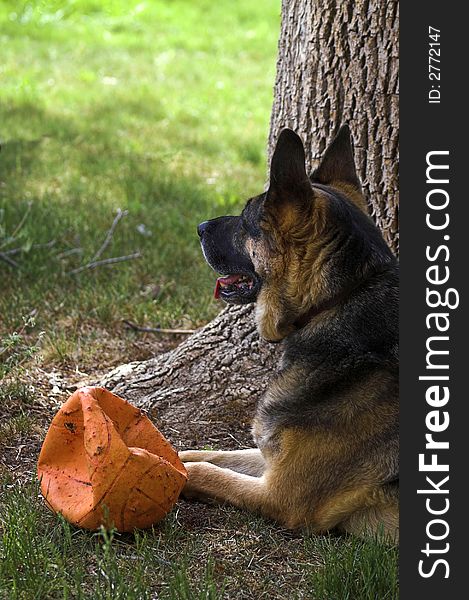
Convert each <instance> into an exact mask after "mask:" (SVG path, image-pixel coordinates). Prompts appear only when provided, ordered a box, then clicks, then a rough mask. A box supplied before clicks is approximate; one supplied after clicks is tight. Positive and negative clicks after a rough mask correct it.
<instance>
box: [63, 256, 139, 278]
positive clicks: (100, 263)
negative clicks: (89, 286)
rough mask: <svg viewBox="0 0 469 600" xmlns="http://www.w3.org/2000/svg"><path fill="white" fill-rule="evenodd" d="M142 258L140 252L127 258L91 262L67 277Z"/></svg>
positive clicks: (70, 272)
mask: <svg viewBox="0 0 469 600" xmlns="http://www.w3.org/2000/svg"><path fill="white" fill-rule="evenodd" d="M141 256H142V255H141V253H140V252H134V253H133V254H128V255H127V256H115V257H114V258H104V259H103V260H96V261H91V262H89V263H87V264H86V265H83V266H82V267H78V268H77V269H73V271H69V272H68V273H67V275H76V274H77V273H81V272H82V271H88V270H92V269H96V268H98V267H102V266H103V265H114V264H115V263H120V262H124V261H126V260H133V259H134V258H140V257H141Z"/></svg>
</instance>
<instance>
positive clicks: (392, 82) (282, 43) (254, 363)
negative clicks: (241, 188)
mask: <svg viewBox="0 0 469 600" xmlns="http://www.w3.org/2000/svg"><path fill="white" fill-rule="evenodd" d="M398 19H399V16H398V2H397V0H390V1H386V2H383V1H382V0H354V1H350V0H344V1H339V0H321V1H319V0H283V3H282V26H281V34H280V40H279V57H278V63H277V78H276V83H275V90H274V103H273V110H272V118H271V128H270V137H269V152H268V154H269V157H270V155H271V153H272V150H273V146H274V143H275V140H276V138H277V135H278V133H279V131H280V130H281V129H282V128H283V127H285V126H288V127H291V128H292V129H294V130H295V131H297V132H298V133H299V134H300V135H301V137H302V139H303V141H304V143H305V149H306V156H307V164H308V167H309V168H310V169H311V170H312V169H313V168H314V167H315V166H316V163H317V160H318V159H319V157H320V156H321V154H322V152H323V151H324V149H325V147H326V144H327V143H328V142H329V141H330V140H331V138H332V137H333V134H334V133H335V131H336V130H337V128H338V127H339V126H340V124H341V123H343V122H348V123H349V124H350V126H351V129H352V133H353V136H354V140H355V158H356V163H357V167H358V169H359V173H360V175H361V179H362V183H363V186H364V191H365V193H366V196H367V199H368V202H369V206H370V209H371V213H372V216H373V217H374V219H375V221H376V223H377V224H378V226H379V227H380V228H381V230H382V231H383V234H384V237H385V239H386V240H387V241H388V243H389V245H390V246H391V248H393V250H394V251H395V252H397V249H398V221H397V210H398V186H397V166H398V145H397V140H398ZM279 351H280V350H279V347H278V345H273V344H268V343H266V342H263V341H261V340H259V337H258V335H257V332H256V328H255V324H254V319H253V310H252V307H230V308H227V309H225V310H224V311H222V313H221V314H220V315H219V316H218V317H217V318H216V319H214V320H213V321H212V322H211V323H209V324H208V325H206V326H205V327H204V328H202V329H201V330H200V331H199V332H197V333H195V334H194V335H193V336H191V337H190V338H188V339H187V340H186V341H185V342H183V343H182V344H181V345H180V346H178V347H177V348H176V349H175V350H173V351H171V352H169V353H167V354H164V355H161V356H158V357H156V358H153V359H151V360H148V361H145V362H140V363H131V364H130V365H124V366H121V367H118V368H117V369H115V370H114V371H113V372H112V373H110V374H109V375H108V376H107V377H106V378H105V379H104V381H103V382H102V383H103V384H104V385H106V386H107V387H108V388H109V389H112V390H113V391H115V392H116V393H118V394H120V395H121V396H123V397H125V398H126V399H128V400H129V401H131V402H133V403H135V404H136V405H138V406H140V407H142V408H145V409H147V410H153V409H156V410H157V412H158V414H157V420H158V424H159V425H160V426H161V428H162V430H163V431H164V432H165V434H169V437H170V438H173V440H174V441H176V440H177V441H179V442H181V441H182V443H184V444H187V445H194V444H197V445H200V444H203V443H212V442H218V441H219V442H220V445H223V446H227V447H229V446H233V445H244V444H245V443H246V442H247V440H248V437H249V430H248V424H249V421H250V416H251V414H252V411H253V408H254V405H255V403H256V401H257V399H258V398H259V396H260V394H262V392H263V391H264V390H265V388H266V386H267V383H268V380H269V379H270V377H271V375H272V372H273V371H275V369H276V365H277V362H278V359H279ZM179 424H181V426H183V428H182V427H181V428H180V429H178V427H179ZM215 431H216V432H217V435H218V437H216V438H215V437H213V436H214V433H213V432H215ZM171 432H174V433H173V435H171ZM232 432H236V439H235V438H234V437H233V433H232ZM220 436H221V437H220Z"/></svg>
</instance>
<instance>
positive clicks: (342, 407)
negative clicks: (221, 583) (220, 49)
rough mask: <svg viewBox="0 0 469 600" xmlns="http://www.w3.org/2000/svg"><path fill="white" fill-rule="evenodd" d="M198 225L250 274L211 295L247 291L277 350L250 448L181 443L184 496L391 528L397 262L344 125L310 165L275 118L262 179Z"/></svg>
mask: <svg viewBox="0 0 469 600" xmlns="http://www.w3.org/2000/svg"><path fill="white" fill-rule="evenodd" d="M199 235H200V236H201V243H202V248H203V251H204V254H205V257H206V259H207V261H208V262H209V264H210V265H211V266H212V268H213V269H215V270H216V271H218V272H220V273H222V274H224V275H232V274H235V275H243V276H244V277H245V278H246V279H245V280H244V281H248V284H246V285H238V284H237V283H236V284H234V285H225V286H223V287H221V296H222V297H223V298H224V299H225V300H226V301H228V302H236V303H243V302H254V301H255V302H256V319H257V325H258V329H259V333H260V335H261V336H262V337H264V338H265V339H267V340H270V341H272V342H279V341H282V344H283V358H282V362H281V365H280V370H279V373H278V374H277V375H276V376H274V377H273V379H272V382H271V385H270V386H269V388H268V390H267V393H266V394H265V395H264V397H263V398H262V399H261V401H260V403H259V406H258V408H257V413H256V417H255V419H254V425H253V437H254V441H255V443H256V446H257V448H255V449H252V450H238V451H233V452H229V451H226V452H223V451H213V452H210V451H208V452H207V451H186V452H182V453H181V458H182V460H183V461H184V462H185V464H186V467H187V469H188V472H189V481H188V483H187V485H186V487H185V490H184V494H185V496H186V497H191V498H198V499H202V500H216V501H220V502H228V503H231V504H233V505H235V506H239V507H242V508H245V509H247V510H249V511H256V512H260V513H262V514H263V515H265V516H266V517H269V518H272V519H275V520H277V521H279V522H280V523H282V524H283V525H285V526H287V527H290V528H297V527H302V526H308V527H310V528H311V529H312V530H314V531H317V532H322V531H326V530H329V529H331V528H339V529H342V530H346V531H349V532H352V533H358V534H360V533H364V532H373V531H376V530H377V529H378V528H379V527H384V530H385V532H386V533H387V534H388V535H389V536H391V538H392V539H394V540H397V537H398V488H399V475H398V268H397V263H396V260H395V258H394V256H393V255H392V253H391V251H390V250H389V249H388V247H387V245H386V243H385V242H384V240H383V238H382V236H381V234H380V232H379V230H378V229H377V227H376V226H375V225H374V224H373V222H372V220H371V219H370V218H369V216H368V215H367V214H366V204H365V201H364V198H363V195H362V192H361V188H360V183H359V181H358V178H357V175H356V172H355V166H354V160H353V154H352V146H351V141H350V133H349V130H348V128H347V127H342V129H341V130H340V131H339V134H338V135H337V137H336V138H335V140H334V141H333V142H332V144H331V145H330V146H329V148H328V149H327V150H326V152H325V155H324V157H323V159H322V161H321V163H320V164H319V167H318V168H317V169H316V170H315V171H314V172H313V173H312V175H311V176H310V177H308V176H307V173H306V170H305V157H304V149H303V145H302V142H301V140H300V139H299V137H298V136H297V135H296V134H294V133H293V132H292V131H290V130H284V131H283V132H282V133H281V135H280V137H279V140H278V142H277V147H276V150H275V153H274V156H273V158H272V164H271V172H270V185H269V189H268V191H267V192H265V193H263V194H261V195H260V196H257V197H255V198H253V199H251V200H249V201H248V203H247V205H246V207H245V208H244V210H243V212H242V214H241V216H239V217H221V218H218V219H213V220H212V221H207V222H205V223H203V224H201V225H200V226H199ZM223 281H224V280H223V279H222V282H223ZM230 281H231V280H230Z"/></svg>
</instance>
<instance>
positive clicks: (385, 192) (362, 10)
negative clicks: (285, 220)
mask: <svg viewBox="0 0 469 600" xmlns="http://www.w3.org/2000/svg"><path fill="white" fill-rule="evenodd" d="M398 42H399V4H398V2H397V0H391V1H386V2H383V1H382V0H355V1H354V2H351V1H350V0H347V1H341V0H321V1H319V0H284V2H283V7H282V29H281V34H280V42H279V54H278V62H277V79H276V83H275V94H274V105H273V110H272V118H271V125H270V137H269V156H270V154H271V152H272V151H273V148H274V144H275V140H276V139H277V136H278V134H279V132H280V130H281V129H283V128H284V127H290V128H291V129H293V130H294V131H296V132H297V133H298V134H299V135H300V136H301V138H302V139H303V142H304V144H305V150H306V161H307V164H308V165H309V167H310V168H312V167H314V166H316V161H317V160H318V159H319V158H320V157H321V156H322V154H323V152H324V149H325V147H326V144H327V143H328V142H329V141H330V140H331V138H332V137H333V135H334V133H336V131H337V129H338V128H339V126H340V125H341V124H342V123H345V122H347V123H349V125H350V129H351V131H352V135H353V137H354V141H355V144H354V149H355V161H356V164H357V168H358V173H359V175H360V179H361V181H362V184H363V188H364V192H365V195H366V197H367V200H368V204H369V206H370V212H371V214H372V216H373V217H374V219H375V222H376V223H377V225H378V226H379V227H380V229H381V231H382V232H383V235H384V238H385V239H386V241H387V242H388V244H389V246H390V247H391V248H392V249H393V250H394V252H396V253H397V251H398V239H399V238H398V236H399V233H398V201H399V200H398V179H397V177H398V134H399V120H398V118H399V114H398V111H399V95H398V94H399V79H398V76H399V55H398Z"/></svg>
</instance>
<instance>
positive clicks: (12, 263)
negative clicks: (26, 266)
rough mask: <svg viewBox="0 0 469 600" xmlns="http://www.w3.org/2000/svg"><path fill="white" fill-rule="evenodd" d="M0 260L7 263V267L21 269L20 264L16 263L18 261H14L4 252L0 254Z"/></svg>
mask: <svg viewBox="0 0 469 600" xmlns="http://www.w3.org/2000/svg"><path fill="white" fill-rule="evenodd" d="M0 260H3V262H6V264H7V265H9V266H10V267H13V268H14V269H18V267H19V264H18V263H17V262H16V260H13V259H12V258H10V257H9V256H7V255H6V254H5V253H4V252H0Z"/></svg>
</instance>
